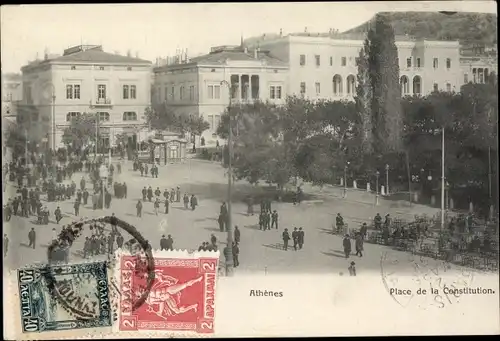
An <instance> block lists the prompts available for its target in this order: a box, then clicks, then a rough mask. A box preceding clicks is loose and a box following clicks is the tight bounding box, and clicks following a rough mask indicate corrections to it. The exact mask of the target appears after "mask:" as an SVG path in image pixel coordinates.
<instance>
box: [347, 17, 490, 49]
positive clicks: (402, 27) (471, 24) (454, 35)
mask: <svg viewBox="0 0 500 341" xmlns="http://www.w3.org/2000/svg"><path fill="white" fill-rule="evenodd" d="M379 15H383V16H386V17H387V18H388V19H389V22H390V23H391V25H392V27H393V28H394V33H395V34H396V35H409V36H412V37H415V38H417V39H418V38H426V39H438V40H459V41H460V43H461V44H464V45H468V44H473V43H480V44H485V45H494V44H497V15H496V14H490V13H469V12H456V13H453V12H447V13H438V12H381V13H379ZM374 20H375V17H374V18H372V19H370V20H369V21H367V22H365V23H364V24H362V25H359V26H357V27H355V28H353V29H350V30H348V31H346V32H344V33H348V34H352V33H366V32H367V31H368V30H369V27H370V24H371V23H373V22H374Z"/></svg>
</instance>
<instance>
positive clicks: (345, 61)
mask: <svg viewBox="0 0 500 341" xmlns="http://www.w3.org/2000/svg"><path fill="white" fill-rule="evenodd" d="M341 65H342V66H346V65H347V58H346V57H342V64H341Z"/></svg>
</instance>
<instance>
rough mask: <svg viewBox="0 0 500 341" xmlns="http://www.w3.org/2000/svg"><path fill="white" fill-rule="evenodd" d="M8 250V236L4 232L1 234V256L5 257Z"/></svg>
mask: <svg viewBox="0 0 500 341" xmlns="http://www.w3.org/2000/svg"><path fill="white" fill-rule="evenodd" d="M8 251H9V237H7V234H6V233H5V234H4V235H3V256H4V257H7V252H8Z"/></svg>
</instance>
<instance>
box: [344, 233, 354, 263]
mask: <svg viewBox="0 0 500 341" xmlns="http://www.w3.org/2000/svg"><path fill="white" fill-rule="evenodd" d="M342 246H343V247H344V254H345V258H349V255H350V254H351V250H352V249H351V240H350V239H349V235H348V234H346V235H345V237H344V240H343V241H342Z"/></svg>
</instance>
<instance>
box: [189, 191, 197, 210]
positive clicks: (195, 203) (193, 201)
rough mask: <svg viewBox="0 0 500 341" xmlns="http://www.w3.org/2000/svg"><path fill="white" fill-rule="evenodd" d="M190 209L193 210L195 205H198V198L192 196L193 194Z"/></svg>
mask: <svg viewBox="0 0 500 341" xmlns="http://www.w3.org/2000/svg"><path fill="white" fill-rule="evenodd" d="M190 201H191V209H192V210H193V211H194V210H195V208H196V206H198V199H196V197H195V196H194V194H192V195H191V200H190Z"/></svg>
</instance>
